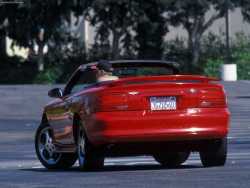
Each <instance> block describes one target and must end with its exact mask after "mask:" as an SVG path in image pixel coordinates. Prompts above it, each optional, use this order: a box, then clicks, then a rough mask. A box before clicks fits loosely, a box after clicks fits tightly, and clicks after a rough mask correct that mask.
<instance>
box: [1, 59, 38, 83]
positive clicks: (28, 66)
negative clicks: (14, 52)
mask: <svg viewBox="0 0 250 188" xmlns="http://www.w3.org/2000/svg"><path fill="white" fill-rule="evenodd" d="M0 70H1V71H0V83H1V84H31V83H32V81H33V80H34V78H35V76H36V74H37V66H36V64H34V63H32V62H29V61H22V60H21V59H20V58H18V57H1V58H0Z"/></svg>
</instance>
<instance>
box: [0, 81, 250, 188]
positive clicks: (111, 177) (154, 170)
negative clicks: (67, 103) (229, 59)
mask: <svg viewBox="0 0 250 188" xmlns="http://www.w3.org/2000/svg"><path fill="white" fill-rule="evenodd" d="M223 84H224V85H225V88H226V91H227V93H228V96H229V97H228V102H229V107H230V111H231V112H232V120H231V130H230V134H229V153H228V160H227V163H226V165H225V166H224V167H212V168H204V167H203V166H202V165H201V162H200V159H199V155H198V154H197V153H193V154H192V155H191V156H190V158H189V160H188V161H187V162H186V163H184V164H183V165H182V166H181V167H179V168H175V169H167V168H162V167H161V166H160V165H159V164H158V163H157V162H156V161H155V160H154V159H153V158H152V157H150V156H139V157H123V158H108V159H106V160H105V168H104V169H103V170H102V171H100V172H80V171H79V169H78V168H77V165H75V166H74V167H73V168H71V169H69V170H67V171H65V170H64V171H48V170H46V169H45V168H43V167H42V166H41V164H40V163H39V161H38V160H37V158H36V156H35V152H34V144H33V142H34V133H35V129H36V127H37V126H38V124H39V113H40V112H41V109H40V108H41V105H42V103H46V102H47V101H48V100H49V99H48V98H46V97H45V96H43V95H46V93H47V89H48V88H50V87H51V86H46V87H45V86H32V87H29V86H25V89H23V88H22V87H19V86H18V87H14V86H11V87H7V86H2V87H0V95H1V96H3V95H4V96H5V99H3V97H2V98H1V99H0V188H61V187H67V188H69V187H70V188H75V187H82V188H84V187H102V188H104V187H107V188H110V187H124V188H128V187H129V188H130V187H138V188H143V187H152V188H155V187H166V188H171V187H173V188H178V187H185V188H187V187H196V188H200V187H202V188H203V187H207V188H212V187H213V188H217V187H220V188H223V187H225V188H228V187H229V188H235V187H237V188H249V187H250V82H248V81H240V82H235V83H223ZM22 90H24V91H22ZM29 90H32V92H29ZM29 93H32V95H30V94H29ZM2 103H3V105H1V104H2ZM37 108H39V109H37ZM33 109H37V110H33ZM29 114H30V115H29Z"/></svg>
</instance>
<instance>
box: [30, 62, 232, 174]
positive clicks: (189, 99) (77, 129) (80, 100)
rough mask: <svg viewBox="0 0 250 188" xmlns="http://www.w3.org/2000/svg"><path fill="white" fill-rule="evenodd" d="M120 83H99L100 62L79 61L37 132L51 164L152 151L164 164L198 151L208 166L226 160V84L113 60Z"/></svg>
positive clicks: (97, 162)
mask: <svg viewBox="0 0 250 188" xmlns="http://www.w3.org/2000/svg"><path fill="white" fill-rule="evenodd" d="M110 63H111V65H112V67H113V69H114V71H113V73H114V75H115V76H117V77H119V79H118V80H113V81H104V82H97V80H96V76H95V75H96V73H95V72H96V63H90V64H85V65H82V66H80V67H79V68H78V69H77V70H76V71H75V73H74V74H73V76H72V77H71V79H70V80H69V81H68V83H67V85H66V87H65V88H64V90H61V89H59V88H55V89H52V90H51V91H49V96H50V97H54V98H56V99H55V100H54V101H52V102H50V103H49V104H48V105H47V106H46V107H45V108H44V113H43V117H42V121H41V125H40V126H39V128H38V129H37V132H36V136H35V148H36V153H37V156H38V158H39V160H40V161H41V163H42V164H43V165H44V166H45V167H46V168H48V169H65V168H69V167H71V166H72V165H73V164H74V163H75V161H76V160H77V159H78V161H79V166H80V168H81V169H85V170H86V169H87V170H93V169H95V170H96V169H100V168H102V167H103V166H104V158H105V157H107V156H109V157H110V156H126V155H152V156H153V157H154V158H155V160H156V161H158V162H159V163H160V164H162V165H164V166H166V167H175V166H178V165H181V164H182V163H184V162H185V161H186V160H187V159H188V157H189V154H190V152H193V151H197V152H199V153H200V158H201V162H202V164H203V165H204V166H205V167H208V166H222V165H224V164H225V162H226V157H227V134H228V130H229V122H230V112H229V110H228V107H227V100H226V96H225V91H224V89H223V86H222V85H220V84H219V83H218V82H216V81H218V80H216V79H213V78H208V77H205V76H194V75H180V74H179V72H178V68H177V66H176V64H175V63H171V62H166V61H155V60H151V61H149V60H133V61H131V60H130V61H126V60H121V61H111V62H110Z"/></svg>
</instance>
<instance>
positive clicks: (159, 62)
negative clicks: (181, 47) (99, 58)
mask: <svg viewBox="0 0 250 188" xmlns="http://www.w3.org/2000/svg"><path fill="white" fill-rule="evenodd" d="M109 62H110V63H111V64H112V66H113V67H118V66H126V65H127V66H133V65H135V66H140V65H141V66H143V65H146V64H147V65H162V66H168V67H170V68H172V69H173V70H174V72H175V74H178V73H179V64H178V63H176V62H171V61H164V60H114V61H109ZM97 63H98V62H92V63H88V64H83V65H82V66H81V68H84V69H85V68H87V67H90V66H95V65H96V64H97Z"/></svg>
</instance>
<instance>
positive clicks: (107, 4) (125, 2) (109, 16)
mask: <svg viewBox="0 0 250 188" xmlns="http://www.w3.org/2000/svg"><path fill="white" fill-rule="evenodd" d="M87 6H88V8H87V9H86V11H85V16H86V18H87V19H88V20H89V21H90V24H91V25H92V26H94V27H95V28H96V37H95V43H96V44H95V47H97V46H99V47H101V49H102V47H104V48H107V46H110V48H111V49H110V51H111V58H112V59H117V58H119V56H120V55H121V51H122V50H121V48H122V44H121V42H122V39H124V37H126V35H130V32H131V31H132V29H131V26H132V25H133V24H134V16H133V15H134V12H133V0H119V1H117V0H96V1H92V2H90V1H89V3H88V4H87ZM110 41H111V42H110ZM127 45H129V44H127Z"/></svg>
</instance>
